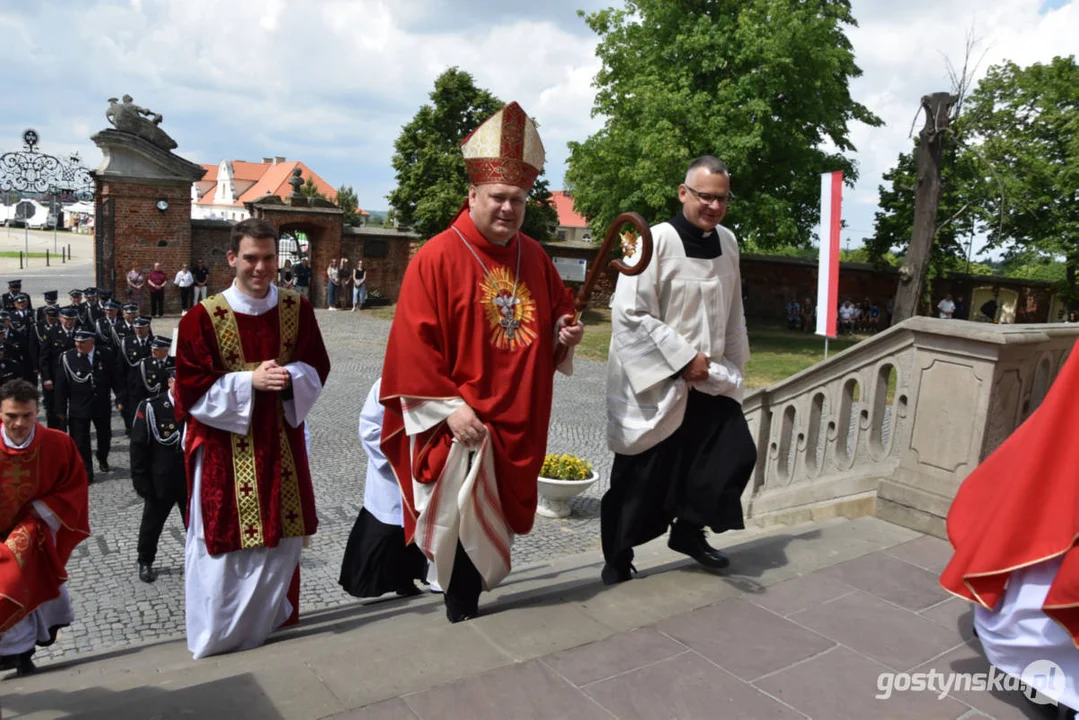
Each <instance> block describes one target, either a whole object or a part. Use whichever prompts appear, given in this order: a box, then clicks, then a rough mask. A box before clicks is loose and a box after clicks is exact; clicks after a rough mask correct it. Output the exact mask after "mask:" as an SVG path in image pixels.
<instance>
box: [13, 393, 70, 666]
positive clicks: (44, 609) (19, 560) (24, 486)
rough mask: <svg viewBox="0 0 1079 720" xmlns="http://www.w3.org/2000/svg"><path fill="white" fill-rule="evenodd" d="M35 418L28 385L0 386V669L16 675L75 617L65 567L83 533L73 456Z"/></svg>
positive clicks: (60, 436) (66, 440) (66, 443)
mask: <svg viewBox="0 0 1079 720" xmlns="http://www.w3.org/2000/svg"><path fill="white" fill-rule="evenodd" d="M37 412H38V394H37V388H35V387H34V386H33V385H31V384H30V383H28V382H26V381H25V380H10V381H8V382H7V383H5V384H4V385H3V386H2V387H0V423H2V424H0V538H2V542H0V670H8V669H11V668H15V671H16V673H17V674H18V675H28V674H30V673H32V672H34V670H35V668H34V663H33V660H32V659H31V658H32V657H33V655H34V648H35V646H36V645H42V646H46V645H51V644H52V643H53V642H55V641H56V633H57V631H58V630H59V629H60V628H62V627H66V626H68V625H70V624H71V622H72V620H73V619H74V617H75V616H74V612H73V610H72V607H71V601H70V600H69V599H68V594H67V588H66V586H65V582H66V581H67V570H66V568H65V566H66V565H67V561H68V558H70V557H71V552H72V550H74V549H75V546H76V545H78V544H79V543H80V542H82V541H83V540H85V539H86V538H87V537H88V536H89V535H90V522H89V516H88V512H87V504H88V499H87V485H88V482H87V479H86V468H85V467H84V466H83V462H82V458H81V457H80V456H79V450H78V448H76V447H75V441H74V440H72V439H71V437H70V436H68V435H67V434H65V433H62V432H60V431H59V430H50V429H49V428H47V427H45V426H43V425H40V424H38V423H37V421H36V420H35V418H36V417H37Z"/></svg>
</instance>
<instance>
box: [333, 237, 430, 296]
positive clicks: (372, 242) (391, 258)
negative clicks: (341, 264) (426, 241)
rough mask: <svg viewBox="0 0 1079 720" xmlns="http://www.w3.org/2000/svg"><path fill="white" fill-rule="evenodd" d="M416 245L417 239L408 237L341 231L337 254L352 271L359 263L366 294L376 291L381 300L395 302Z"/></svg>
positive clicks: (417, 243)
mask: <svg viewBox="0 0 1079 720" xmlns="http://www.w3.org/2000/svg"><path fill="white" fill-rule="evenodd" d="M418 245H419V242H418V238H417V237H416V236H415V235H413V234H412V233H404V232H399V231H397V230H389V229H384V228H366V227H349V228H345V230H344V235H343V237H342V241H341V250H342V252H343V255H342V257H346V258H348V262H349V266H350V267H353V268H354V267H356V261H357V260H363V265H364V269H365V270H367V292H368V293H370V292H371V291H372V290H375V289H377V290H378V291H379V292H380V293H381V294H382V296H383V297H386V298H390V299H391V300H393V301H396V300H397V295H398V294H399V293H400V292H401V283H402V281H404V279H405V268H407V267H408V261H409V260H410V259H411V257H412V255H413V253H414V252H415V249H416V248H417V247H418ZM350 292H351V291H350ZM349 301H350V302H351V297H350V298H349Z"/></svg>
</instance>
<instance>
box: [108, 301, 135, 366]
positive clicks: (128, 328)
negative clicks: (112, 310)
mask: <svg viewBox="0 0 1079 720" xmlns="http://www.w3.org/2000/svg"><path fill="white" fill-rule="evenodd" d="M120 312H121V313H122V314H121V315H120V319H119V320H117V321H116V325H115V326H114V327H113V331H114V334H115V336H114V337H113V339H112V341H113V343H115V345H116V347H117V348H120V343H121V342H123V340H124V338H125V337H127V336H128V335H134V334H135V316H137V315H138V314H139V306H138V305H135V304H134V303H128V304H127V305H124V306H123V307H122V308H121V309H120ZM121 354H122V351H121Z"/></svg>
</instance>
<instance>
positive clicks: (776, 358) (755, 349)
mask: <svg viewBox="0 0 1079 720" xmlns="http://www.w3.org/2000/svg"><path fill="white" fill-rule="evenodd" d="M394 308H395V306H393V305H391V306H389V307H380V308H373V309H371V310H365V311H364V312H365V313H369V314H371V315H374V316H375V317H378V318H383V319H385V320H392V319H393V313H394ZM581 321H582V322H583V323H584V325H585V333H584V339H583V340H581V344H580V345H579V346H578V347H577V355H578V356H579V357H582V358H587V359H589V360H602V361H604V362H606V360H607V349H608V347H609V346H610V344H611V311H610V310H608V309H607V308H589V309H588V310H586V311H585V313H584V316H583V317H582V318H581ZM747 322H748V323H749V350H750V356H751V357H750V361H749V365H748V366H747V367H746V387H747V388H749V389H752V390H755V389H757V388H762V387H767V386H769V385H772V384H774V383H777V382H779V381H780V380H783V379H785V378H788V377H790V376H791V375H794V374H795V373H798V372H801V371H802V370H805V369H806V368H807V367H809V366H811V365H814V364H815V363H818V362H820V361H821V360H823V359H824V338H821V337H817V336H816V335H814V334H812V333H800V332H794V331H791V330H787V328H786V324H785V323H784V322H783V321H781V320H772V321H769V320H760V319H757V318H749V319H748V320H747ZM864 339H865V336H859V335H855V336H853V337H846V336H845V337H840V338H836V339H834V340H831V341H829V343H828V354H829V356H831V355H834V354H836V353H838V352H841V351H843V350H846V349H847V348H849V347H851V346H853V345H855V344H857V343H858V342H859V341H860V340H864ZM893 382H894V381H893Z"/></svg>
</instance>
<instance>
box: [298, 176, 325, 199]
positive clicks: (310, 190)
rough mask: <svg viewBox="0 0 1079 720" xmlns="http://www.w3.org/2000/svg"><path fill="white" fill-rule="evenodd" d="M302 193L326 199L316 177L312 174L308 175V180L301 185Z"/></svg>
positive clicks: (307, 196)
mask: <svg viewBox="0 0 1079 720" xmlns="http://www.w3.org/2000/svg"><path fill="white" fill-rule="evenodd" d="M300 194H301V195H303V196H304V197H305V198H322V199H323V200H325V199H326V196H325V195H323V194H322V192H321V191H319V189H318V186H317V185H315V179H314V178H313V177H311V176H310V175H308V176H307V180H306V181H305V182H304V184H303V185H301V186H300Z"/></svg>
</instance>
